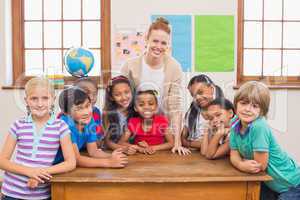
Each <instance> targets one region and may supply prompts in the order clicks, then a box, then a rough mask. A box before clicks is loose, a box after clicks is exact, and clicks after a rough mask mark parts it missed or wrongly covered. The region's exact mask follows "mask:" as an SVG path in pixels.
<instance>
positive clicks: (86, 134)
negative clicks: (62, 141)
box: [54, 114, 97, 164]
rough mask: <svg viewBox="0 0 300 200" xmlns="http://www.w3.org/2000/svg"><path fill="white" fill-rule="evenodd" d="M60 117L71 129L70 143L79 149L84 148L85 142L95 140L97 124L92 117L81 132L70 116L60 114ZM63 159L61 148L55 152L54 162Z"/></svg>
mask: <svg viewBox="0 0 300 200" xmlns="http://www.w3.org/2000/svg"><path fill="white" fill-rule="evenodd" d="M60 119H62V120H63V121H65V122H66V123H67V124H68V126H69V129H70V130H71V140H72V143H73V144H76V145H77V148H78V150H79V151H81V150H84V149H85V148H86V145H87V143H93V142H96V141H97V131H96V128H97V124H96V123H95V121H94V120H93V118H92V119H91V122H90V123H89V124H88V125H86V126H85V127H84V129H83V132H79V130H78V129H77V127H76V123H75V121H74V120H73V119H72V118H71V117H70V116H68V115H64V114H62V115H60ZM63 160H64V157H63V154H62V150H61V149H59V150H58V152H57V154H56V157H55V160H54V164H57V163H60V162H62V161H63Z"/></svg>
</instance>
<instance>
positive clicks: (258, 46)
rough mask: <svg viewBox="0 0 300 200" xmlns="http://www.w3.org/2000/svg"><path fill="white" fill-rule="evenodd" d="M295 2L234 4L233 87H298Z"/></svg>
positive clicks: (299, 40)
mask: <svg viewBox="0 0 300 200" xmlns="http://www.w3.org/2000/svg"><path fill="white" fill-rule="evenodd" d="M298 2H299V1H298V0H239V1H238V61H237V65H238V66H237V83H238V85H240V84H241V83H243V82H245V81H248V80H261V81H264V82H266V83H267V84H268V85H270V86H272V87H282V86H285V87H286V86H287V87H289V86H290V87H299V86H300V37H299V35H300V12H299V11H298V6H297V5H298Z"/></svg>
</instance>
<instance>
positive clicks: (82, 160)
mask: <svg viewBox="0 0 300 200" xmlns="http://www.w3.org/2000/svg"><path fill="white" fill-rule="evenodd" d="M59 107H60V109H61V110H62V112H63V113H64V114H63V115H62V116H61V119H62V120H64V121H65V122H66V123H67V124H68V125H69V128H70V130H71V139H72V142H73V149H74V152H75V156H76V161H77V165H78V166H81V167H112V168H121V167H125V165H126V164H127V158H126V156H125V155H124V154H123V153H122V152H121V150H120V149H117V150H115V151H114V152H113V153H112V154H108V153H105V152H103V151H102V150H101V149H98V148H97V144H96V141H97V135H96V126H95V125H94V124H95V123H93V117H92V103H91V100H90V98H89V96H88V95H87V94H86V93H85V92H84V91H83V90H82V89H80V88H78V87H71V88H68V89H65V90H63V91H62V93H61V94H60V96H59ZM83 149H86V150H87V153H88V156H85V155H82V154H81V152H80V151H81V150H83ZM61 161H62V155H61V151H59V153H58V154H57V156H56V159H55V162H61Z"/></svg>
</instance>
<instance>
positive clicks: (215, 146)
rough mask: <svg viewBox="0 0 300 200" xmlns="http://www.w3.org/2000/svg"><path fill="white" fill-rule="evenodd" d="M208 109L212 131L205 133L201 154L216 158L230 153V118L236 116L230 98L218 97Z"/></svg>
mask: <svg viewBox="0 0 300 200" xmlns="http://www.w3.org/2000/svg"><path fill="white" fill-rule="evenodd" d="M207 110H208V118H209V123H210V132H208V131H207V132H206V134H204V135H203V140H202V143H201V154H202V155H204V156H205V157H206V158H208V159H216V158H220V157H222V156H224V155H227V154H228V153H229V150H230V149H229V132H230V120H231V119H232V118H233V116H234V107H233V104H232V103H231V102H230V101H229V100H228V99H225V98H216V99H215V100H213V101H212V102H210V104H209V106H208V108H207ZM209 133H211V135H210V134H209Z"/></svg>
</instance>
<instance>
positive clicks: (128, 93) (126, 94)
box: [103, 76, 134, 153]
mask: <svg viewBox="0 0 300 200" xmlns="http://www.w3.org/2000/svg"><path fill="white" fill-rule="evenodd" d="M132 94H133V89H132V87H131V84H130V81H129V80H128V79H127V78H126V77H125V76H116V77H114V78H112V79H111V80H110V82H109V85H108V86H107V89H106V92H105V105H104V112H103V122H104V128H105V135H106V136H105V144H106V146H107V147H108V148H110V149H112V150H114V149H117V148H123V150H124V152H126V150H127V149H128V147H127V145H121V144H118V142H119V140H120V138H121V136H122V134H123V132H124V127H126V126H127V121H128V118H130V117H132V116H134V109H133V100H132ZM129 146H130V145H129ZM127 153H128V152H127Z"/></svg>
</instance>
